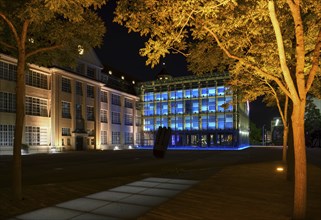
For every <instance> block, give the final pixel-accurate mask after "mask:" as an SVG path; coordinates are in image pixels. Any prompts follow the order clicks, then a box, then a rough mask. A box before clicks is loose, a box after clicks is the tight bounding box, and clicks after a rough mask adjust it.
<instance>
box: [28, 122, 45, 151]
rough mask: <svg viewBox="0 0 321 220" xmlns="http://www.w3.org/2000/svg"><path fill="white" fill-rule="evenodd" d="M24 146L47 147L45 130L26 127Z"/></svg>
mask: <svg viewBox="0 0 321 220" xmlns="http://www.w3.org/2000/svg"><path fill="white" fill-rule="evenodd" d="M25 135H26V144H28V145H30V146H43V145H47V128H41V127H32V126H26V133H25Z"/></svg>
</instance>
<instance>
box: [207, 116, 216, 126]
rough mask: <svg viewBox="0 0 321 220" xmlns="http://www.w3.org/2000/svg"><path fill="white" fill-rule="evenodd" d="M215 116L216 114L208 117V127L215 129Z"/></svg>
mask: <svg viewBox="0 0 321 220" xmlns="http://www.w3.org/2000/svg"><path fill="white" fill-rule="evenodd" d="M215 124H216V123H215V116H214V115H210V116H209V117H208V129H215Z"/></svg>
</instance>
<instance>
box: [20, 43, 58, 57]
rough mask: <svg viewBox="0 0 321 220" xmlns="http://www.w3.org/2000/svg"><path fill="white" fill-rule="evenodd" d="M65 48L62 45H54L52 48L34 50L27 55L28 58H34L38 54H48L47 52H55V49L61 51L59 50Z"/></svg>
mask: <svg viewBox="0 0 321 220" xmlns="http://www.w3.org/2000/svg"><path fill="white" fill-rule="evenodd" d="M62 47H63V46H62V45H54V46H51V47H44V48H39V49H37V50H34V51H31V52H29V53H27V54H26V58H28V57H30V56H33V55H35V54H37V53H42V52H46V51H50V50H55V49H59V48H62Z"/></svg>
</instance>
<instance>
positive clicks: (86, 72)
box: [0, 50, 141, 155]
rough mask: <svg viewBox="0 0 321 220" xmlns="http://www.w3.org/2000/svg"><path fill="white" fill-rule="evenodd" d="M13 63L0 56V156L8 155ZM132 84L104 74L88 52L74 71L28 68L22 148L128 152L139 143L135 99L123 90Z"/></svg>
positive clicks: (13, 101)
mask: <svg viewBox="0 0 321 220" xmlns="http://www.w3.org/2000/svg"><path fill="white" fill-rule="evenodd" d="M16 63H17V60H16V59H14V58H12V57H10V56H7V55H5V54H0V155H1V154H12V146H13V138H14V127H15V112H16V97H15V87H16V83H15V81H16V71H17V66H16ZM133 83H134V82H130V83H128V82H126V81H125V80H124V78H122V79H117V78H116V77H115V76H114V75H113V72H112V71H110V70H109V71H108V70H107V73H104V72H103V66H102V64H101V63H100V61H99V59H98V58H97V57H96V54H95V53H94V52H93V50H91V51H88V52H87V53H86V54H84V55H83V56H82V57H81V59H79V62H78V66H77V68H75V69H70V68H60V67H51V68H44V67H39V66H36V65H32V64H31V65H29V70H28V71H27V72H26V97H25V108H26V109H25V111H26V116H25V127H24V128H25V131H24V136H23V143H25V144H27V145H28V146H29V151H30V152H33V153H36V152H50V151H51V150H58V151H59V150H63V149H64V150H89V149H102V150H103V149H114V148H131V146H133V145H136V144H137V143H140V142H141V140H140V134H141V132H140V130H141V126H140V115H141V112H140V111H139V110H138V109H137V103H138V101H139V97H137V96H136V95H135V94H134V93H132V92H131V91H129V90H128V89H129V88H133V86H134V85H133ZM112 85H118V89H116V88H114V87H113V86H112ZM122 88H123V89H122Z"/></svg>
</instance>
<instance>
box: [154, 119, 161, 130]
mask: <svg viewBox="0 0 321 220" xmlns="http://www.w3.org/2000/svg"><path fill="white" fill-rule="evenodd" d="M161 125H162V124H161V118H156V125H155V126H156V128H158V127H159V126H161Z"/></svg>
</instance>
